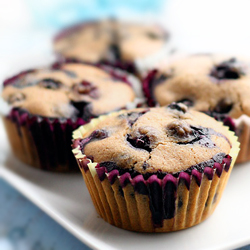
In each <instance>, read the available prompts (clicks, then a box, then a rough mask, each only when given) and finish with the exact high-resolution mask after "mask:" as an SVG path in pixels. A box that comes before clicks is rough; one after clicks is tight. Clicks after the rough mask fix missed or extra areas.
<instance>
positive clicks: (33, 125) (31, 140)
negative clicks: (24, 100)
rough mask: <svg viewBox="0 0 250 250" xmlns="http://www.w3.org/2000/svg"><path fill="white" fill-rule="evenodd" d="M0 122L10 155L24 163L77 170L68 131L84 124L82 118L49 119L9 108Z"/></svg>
mask: <svg viewBox="0 0 250 250" xmlns="http://www.w3.org/2000/svg"><path fill="white" fill-rule="evenodd" d="M3 123H4V126H5V129H6V132H7V136H8V139H9V142H10V145H11V148H12V151H13V153H14V155H15V156H16V157H17V158H18V159H20V160H21V161H23V162H24V163H26V164H28V165H30V166H32V167H35V168H39V169H43V170H49V171H56V172H76V171H79V170H78V167H77V164H76V162H75V159H74V157H73V156H72V153H71V147H70V144H71V136H72V131H73V130H74V129H76V128H77V127H79V126H81V125H83V124H86V121H84V120H83V119H81V118H78V119H77V120H75V121H73V120H71V119H49V118H42V117H40V116H35V115H31V114H29V113H28V112H27V111H23V110H19V109H12V110H11V112H10V113H9V115H8V116H4V117H3Z"/></svg>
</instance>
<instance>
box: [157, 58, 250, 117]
mask: <svg viewBox="0 0 250 250" xmlns="http://www.w3.org/2000/svg"><path fill="white" fill-rule="evenodd" d="M157 77H158V78H159V77H161V80H160V79H159V81H158V83H157V84H155V86H154V87H153V89H152V91H153V96H154V98H155V100H156V102H157V103H159V104H160V105H161V106H164V105H167V104H169V103H171V102H174V101H175V102H183V103H187V104H189V105H190V106H191V107H192V108H193V109H195V110H199V111H212V112H215V113H226V114H228V115H229V116H231V117H232V118H238V117H239V116H241V115H242V114H246V115H248V116H250V98H249V96H250V72H249V63H248V62H246V61H244V60H240V59H237V58H236V57H228V56H219V55H210V54H207V55H206V54H204V55H202V54H200V55H199V54H197V55H191V56H186V57H183V58H180V59H178V60H175V61H174V62H172V63H171V64H169V65H168V66H166V67H164V68H162V69H160V70H159V73H158V76H157Z"/></svg>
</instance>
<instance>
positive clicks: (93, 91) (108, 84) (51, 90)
mask: <svg viewBox="0 0 250 250" xmlns="http://www.w3.org/2000/svg"><path fill="white" fill-rule="evenodd" d="M2 97H3V99H4V100H5V101H7V102H8V103H9V104H10V105H11V107H13V108H20V109H23V110H26V111H28V112H29V113H30V114H33V115H39V116H43V117H50V118H75V117H82V118H85V119H89V118H90V117H92V116H98V115H100V114H104V113H107V112H110V111H114V110H118V109H121V108H124V107H126V105H127V104H128V103H130V102H133V100H134V99H135V94H134V91H133V89H132V88H131V87H130V86H129V84H128V83H126V82H125V81H122V80H121V79H119V78H118V77H115V76H114V75H112V74H110V73H108V72H106V71H105V70H103V69H101V68H99V67H97V66H93V65H88V64H80V63H65V64H61V65H60V66H58V67H51V68H46V69H36V70H30V71H27V72H23V73H20V74H19V75H17V76H15V77H13V78H10V79H8V80H6V81H5V83H4V89H3V92H2Z"/></svg>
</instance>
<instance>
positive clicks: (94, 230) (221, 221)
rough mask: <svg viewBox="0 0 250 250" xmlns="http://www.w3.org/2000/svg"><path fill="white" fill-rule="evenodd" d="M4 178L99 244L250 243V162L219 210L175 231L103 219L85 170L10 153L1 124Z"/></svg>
mask: <svg viewBox="0 0 250 250" xmlns="http://www.w3.org/2000/svg"><path fill="white" fill-rule="evenodd" d="M0 138H1V140H0V164H1V165H2V168H1V173H2V176H3V178H4V179H5V180H6V181H8V182H9V183H10V184H11V185H12V186H14V187H15V188H16V189H17V190H18V191H20V192H21V193H22V194H23V195H25V196H26V197H27V198H28V199H30V200H31V201H32V202H33V203H35V204H36V205H37V206H38V207H40V208H41V209H42V210H43V211H45V212H46V213H47V214H49V215H50V216H51V217H52V218H53V219H55V220H56V221H57V222H58V223H60V224H61V225H62V226H63V227H65V228H66V229H67V230H68V231H69V232H71V233H72V234H73V235H75V236H76V237H77V238H78V239H80V240H81V241H83V242H84V243H86V244H87V245H89V246H90V247H92V248H94V249H102V250H104V249H105V250H106V249H107V250H109V249H118V250H123V249H124V250H125V249H126V250H127V249H130V250H138V249H143V250H152V249H171V250H175V249H182V250H185V249H192V250H196V249H197V250H201V249H210V250H211V249H233V248H236V247H240V246H243V245H246V244H249V243H250V233H249V226H250V199H249V192H250V163H248V164H242V165H238V166H236V167H235V168H234V170H233V172H232V175H231V177H230V180H229V183H228V185H227V187H226V190H225V192H224V195H223V197H222V199H221V202H220V204H219V205H218V207H217V209H216V211H215V212H214V214H213V215H212V216H211V217H210V218H209V219H207V220H206V221H205V222H203V223H201V224H200V225H197V226H195V227H193V228H190V229H186V230H183V231H179V232H173V233H162V234H143V233H135V232H129V231H125V230H122V229H119V228H116V227H114V226H111V225H109V224H108V223H106V222H104V221H103V220H102V219H101V218H98V216H97V213H96V212H95V209H94V207H93V205H92V202H91V199H90V196H89V194H88V191H87V189H86V186H85V185H84V181H83V179H82V176H81V175H80V174H55V173H48V172H43V171H40V170H36V169H33V168H31V167H28V166H26V165H25V164H22V163H21V162H19V161H18V160H17V159H15V157H14V156H13V154H12V153H11V151H10V149H9V146H8V142H7V138H6V135H5V132H4V129H3V125H2V123H0Z"/></svg>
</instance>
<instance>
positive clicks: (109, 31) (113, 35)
mask: <svg viewBox="0 0 250 250" xmlns="http://www.w3.org/2000/svg"><path fill="white" fill-rule="evenodd" d="M170 47H171V45H170V44H169V35H168V33H167V32H166V31H165V30H163V29H162V28H161V27H159V26H157V25H151V24H150V25H146V24H140V23H131V22H122V21H117V20H111V19H109V20H100V21H92V22H86V23H82V24H78V25H76V26H73V27H70V28H68V29H66V30H64V31H62V32H61V33H59V34H58V35H57V36H56V37H55V39H54V50H55V52H56V53H57V54H58V55H60V57H62V58H73V59H76V60H80V61H87V62H92V63H97V62H100V61H102V62H105V63H108V64H112V65H115V66H116V67H119V68H122V69H125V70H126V71H129V72H131V73H137V72H138V70H139V69H140V70H142V69H143V68H147V67H149V65H150V63H155V61H157V60H159V59H158V58H159V56H160V57H162V55H163V54H164V55H165V56H166V55H168V53H170V51H171V49H170ZM148 64H149V65H148Z"/></svg>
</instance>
